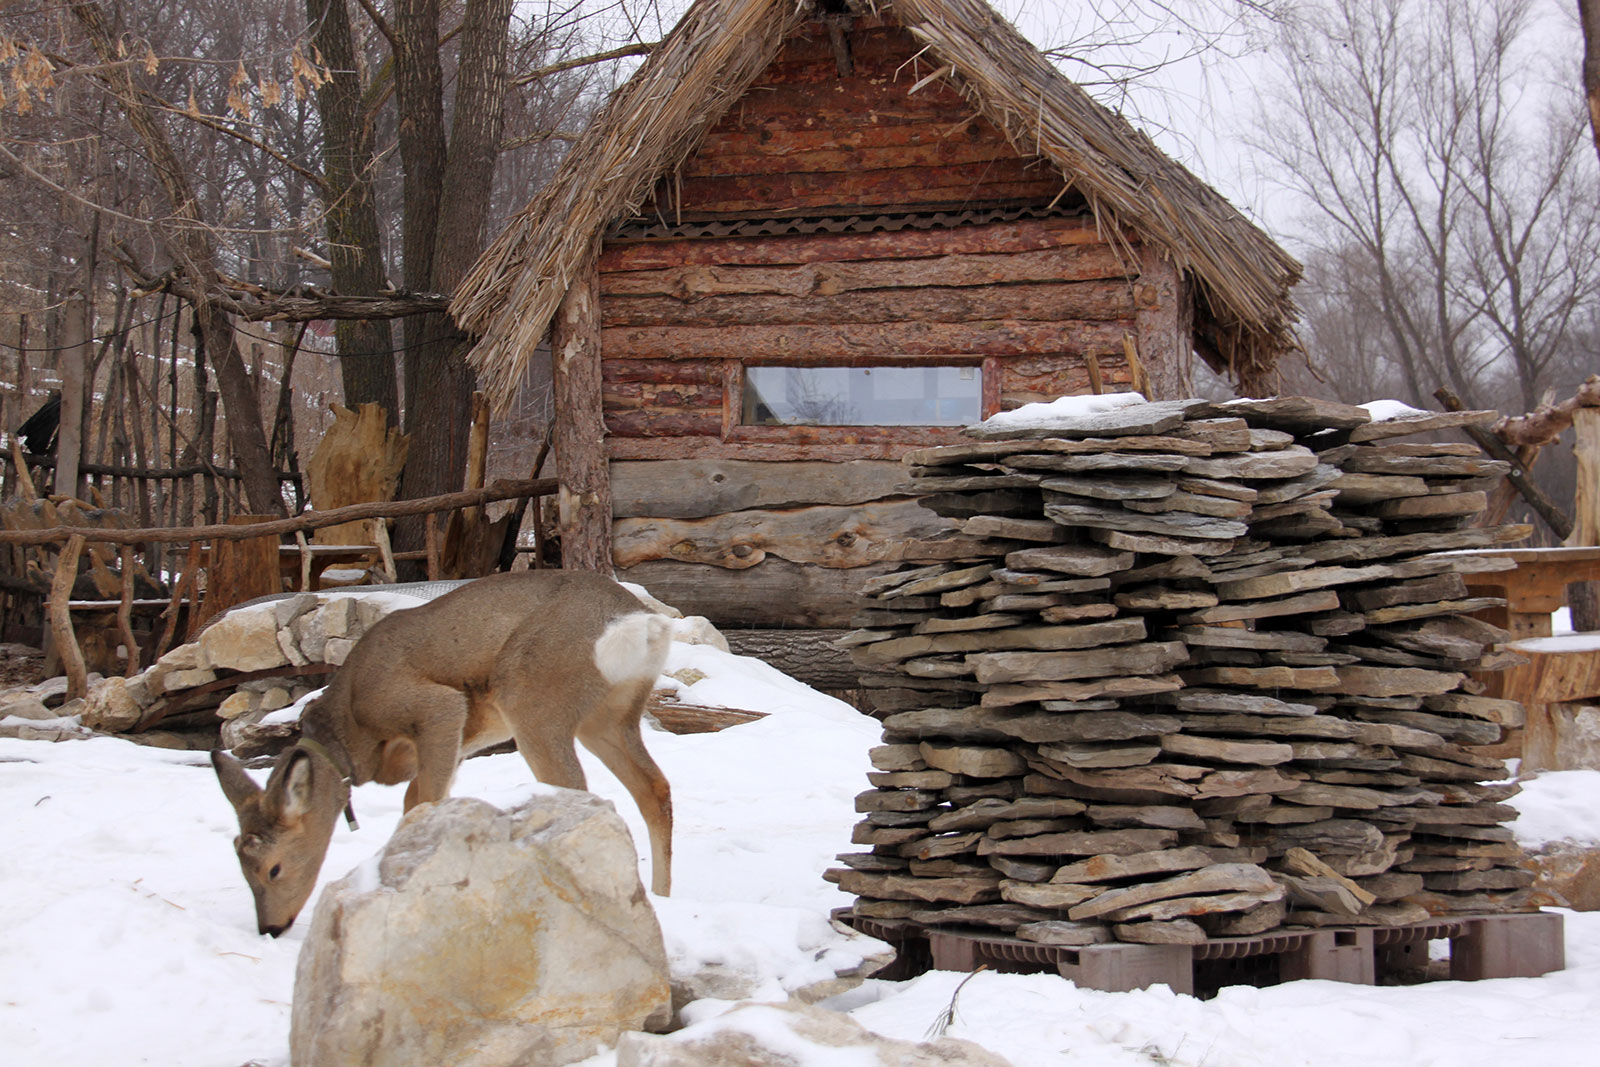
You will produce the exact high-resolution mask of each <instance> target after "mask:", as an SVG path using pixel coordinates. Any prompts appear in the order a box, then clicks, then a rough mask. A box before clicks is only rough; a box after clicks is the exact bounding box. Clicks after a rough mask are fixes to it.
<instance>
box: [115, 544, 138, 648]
mask: <svg viewBox="0 0 1600 1067" xmlns="http://www.w3.org/2000/svg"><path fill="white" fill-rule="evenodd" d="M117 635H118V636H119V637H121V638H122V647H123V648H124V649H125V650H126V651H127V653H128V665H127V667H126V668H124V670H123V672H122V673H123V676H124V677H127V678H132V677H133V676H134V675H136V674H138V673H139V642H138V639H136V638H135V637H134V636H133V546H132V545H123V546H122V600H121V602H120V603H118V604H117Z"/></svg>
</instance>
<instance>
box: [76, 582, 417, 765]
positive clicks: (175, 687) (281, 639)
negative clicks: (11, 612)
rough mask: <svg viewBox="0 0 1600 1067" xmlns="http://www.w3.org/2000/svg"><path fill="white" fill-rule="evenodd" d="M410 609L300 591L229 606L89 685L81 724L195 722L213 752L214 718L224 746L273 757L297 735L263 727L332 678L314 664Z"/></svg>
mask: <svg viewBox="0 0 1600 1067" xmlns="http://www.w3.org/2000/svg"><path fill="white" fill-rule="evenodd" d="M412 602H413V601H412V600H411V598H405V597H396V596H374V597H361V596H350V595H339V594H336V595H326V594H324V595H322V596H318V595H316V594H314V593H301V594H299V595H297V596H292V597H286V598H284V599H282V600H274V601H269V602H267V603H262V604H253V605H250V606H248V607H241V608H236V609H234V610H233V611H230V612H228V613H227V614H225V615H222V616H220V617H218V618H217V619H216V620H215V621H214V622H212V623H211V624H210V625H209V626H207V627H206V628H205V629H204V630H203V631H201V633H200V635H199V636H198V637H197V638H196V639H195V640H194V641H191V642H190V643H188V644H184V645H179V646H178V647H176V648H174V649H172V650H171V651H169V652H167V653H166V654H165V655H164V656H162V657H161V658H160V659H159V660H157V661H156V662H155V663H154V664H153V665H152V666H151V667H150V668H149V669H147V670H145V671H143V672H142V673H140V674H138V675H136V676H135V677H133V678H127V679H124V678H106V679H104V680H101V681H97V682H95V683H94V684H92V685H91V687H90V690H89V695H88V696H87V697H86V698H85V700H84V702H83V705H82V706H81V708H79V709H76V710H77V714H78V717H79V720H80V721H81V723H82V725H83V727H86V728H88V729H90V730H94V731H98V732H101V733H124V732H127V731H130V730H134V729H136V728H138V727H139V726H140V725H141V724H142V723H149V722H152V721H157V720H159V721H160V722H161V723H162V725H163V726H164V727H166V726H168V725H172V726H176V727H182V726H183V725H193V724H195V723H198V725H199V726H201V727H202V732H203V733H205V732H209V733H211V734H212V737H204V736H202V737H201V738H200V739H199V740H198V741H197V742H196V743H197V744H200V745H201V746H202V747H213V746H214V744H215V741H214V739H212V738H214V731H215V729H216V724H217V719H219V718H220V719H222V720H223V721H222V725H221V740H222V745H223V747H225V748H228V749H230V750H232V751H233V752H234V754H235V755H238V756H244V757H250V756H259V755H265V754H270V753H272V752H275V751H277V750H278V749H280V748H282V747H285V746H287V745H289V744H291V743H292V742H293V741H294V739H295V738H296V737H297V736H298V735H299V728H298V725H297V724H296V723H294V722H285V723H272V722H267V723H262V720H263V719H264V718H266V717H267V716H268V715H270V714H271V713H272V712H274V711H276V710H278V709H280V708H285V707H288V706H289V705H290V704H293V703H294V702H295V701H297V700H299V699H300V698H301V697H303V696H305V695H307V694H308V693H310V692H312V691H313V690H315V689H319V688H321V687H322V686H323V685H326V684H327V681H328V678H329V676H330V675H329V673H328V672H327V671H322V672H320V673H318V672H317V669H316V665H320V664H327V665H329V666H330V667H334V666H338V665H339V664H341V663H343V662H344V659H345V657H346V656H348V655H349V654H350V650H351V649H352V648H354V647H355V643H356V641H358V640H360V638H361V635H362V634H364V633H365V632H366V631H367V630H368V629H370V628H371V627H372V626H373V625H374V624H375V623H376V622H377V621H378V620H379V619H381V618H382V617H383V616H384V615H386V614H388V613H389V612H390V611H392V610H394V608H396V607H398V606H402V605H408V604H410V603H412ZM307 668H310V671H309V672H308V670H307ZM280 671H281V673H279V672H280Z"/></svg>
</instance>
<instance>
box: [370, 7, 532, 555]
mask: <svg viewBox="0 0 1600 1067" xmlns="http://www.w3.org/2000/svg"><path fill="white" fill-rule="evenodd" d="M511 6H512V0H471V2H469V3H468V4H467V6H466V12H465V15H464V18H463V20H462V26H461V34H460V40H461V57H460V61H459V65H458V66H459V74H458V77H457V81H456V89H455V106H454V111H453V115H452V118H453V122H452V127H451V131H450V138H449V143H448V146H447V145H446V142H445V135H444V122H443V79H442V77H441V75H440V73H439V60H438V3H437V0H399V2H398V3H397V4H396V8H395V10H396V20H395V29H396V34H397V37H398V47H397V55H396V75H395V90H396V96H397V101H398V104H399V107H400V115H401V119H400V150H401V159H402V162H403V164H404V167H405V177H406V181H405V185H406V191H405V221H404V227H403V230H404V234H405V258H406V268H405V271H406V273H405V280H406V287H407V288H408V289H412V290H421V291H427V292H436V293H449V292H451V291H452V290H453V289H454V288H455V286H456V283H457V282H459V281H460V280H461V278H462V276H463V275H464V274H465V273H466V271H467V269H468V268H469V267H470V266H471V265H472V263H473V261H474V260H475V259H476V258H477V256H478V254H479V252H480V251H481V250H482V248H483V229H484V223H485V221H486V219H487V214H488V205H489V201H490V193H491V186H492V183H493V178H494V164H495V159H496V158H497V156H498V153H499V144H500V134H501V130H502V127H503V125H504V103H505V92H506V69H507V67H506V46H507V38H508V29H509V25H510V18H511ZM444 188H448V189H449V190H450V195H449V196H448V197H445V198H442V199H441V198H440V196H439V191H440V190H441V189H444ZM469 344H470V339H469V338H468V337H467V336H466V335H465V334H464V333H462V332H461V331H460V330H458V329H457V328H456V326H455V323H454V322H453V321H452V320H451V319H450V318H449V317H448V316H447V315H443V314H438V315H418V316H414V317H412V318H410V319H408V320H407V322H406V356H405V380H406V386H405V392H406V433H407V434H408V435H409V436H410V438H411V454H410V457H409V459H408V460H407V463H406V470H405V475H404V478H403V480H402V482H401V491H400V495H401V496H402V497H407V498H409V497H415V496H428V495H432V494H437V493H441V492H448V491H450V490H452V489H456V488H459V487H460V485H461V482H462V478H463V476H464V474H465V462H466V452H467V433H468V429H469V427H470V424H471V417H472V394H473V391H474V389H475V387H476V377H475V375H474V374H473V373H472V369H471V368H470V367H469V366H468V365H467V362H466V352H467V348H468V346H469ZM420 540H421V537H420V531H419V530H418V529H417V528H416V524H415V523H410V524H408V525H407V526H405V527H402V529H401V530H400V535H399V538H398V541H399V542H400V545H401V547H405V548H413V547H416V545H417V544H418V543H420Z"/></svg>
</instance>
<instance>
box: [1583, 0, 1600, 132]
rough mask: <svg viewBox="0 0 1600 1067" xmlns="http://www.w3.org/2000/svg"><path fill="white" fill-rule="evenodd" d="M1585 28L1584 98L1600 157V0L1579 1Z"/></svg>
mask: <svg viewBox="0 0 1600 1067" xmlns="http://www.w3.org/2000/svg"><path fill="white" fill-rule="evenodd" d="M1578 22H1579V23H1580V24H1581V25H1582V26H1583V97H1584V99H1585V100H1586V101H1587V102H1588V104H1589V131H1590V133H1592V134H1593V135H1594V150H1595V153H1596V155H1600V0H1578Z"/></svg>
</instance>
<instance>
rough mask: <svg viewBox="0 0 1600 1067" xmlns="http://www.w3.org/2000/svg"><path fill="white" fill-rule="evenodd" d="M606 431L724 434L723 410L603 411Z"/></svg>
mask: <svg viewBox="0 0 1600 1067" xmlns="http://www.w3.org/2000/svg"><path fill="white" fill-rule="evenodd" d="M604 417H605V424H606V432H607V433H610V434H615V435H617V436H618V437H716V436H719V435H720V434H721V433H722V411H721V409H720V408H716V409H712V410H700V411H687V410H666V411H662V410H651V409H637V410H613V409H612V408H611V407H609V406H607V407H606V409H605V412H604Z"/></svg>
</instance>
